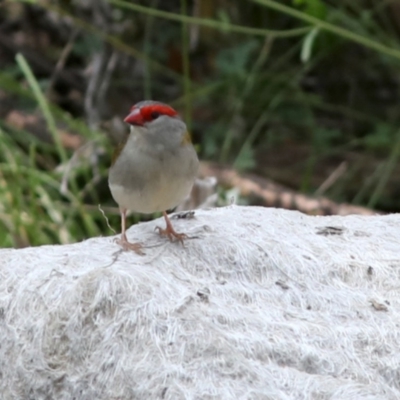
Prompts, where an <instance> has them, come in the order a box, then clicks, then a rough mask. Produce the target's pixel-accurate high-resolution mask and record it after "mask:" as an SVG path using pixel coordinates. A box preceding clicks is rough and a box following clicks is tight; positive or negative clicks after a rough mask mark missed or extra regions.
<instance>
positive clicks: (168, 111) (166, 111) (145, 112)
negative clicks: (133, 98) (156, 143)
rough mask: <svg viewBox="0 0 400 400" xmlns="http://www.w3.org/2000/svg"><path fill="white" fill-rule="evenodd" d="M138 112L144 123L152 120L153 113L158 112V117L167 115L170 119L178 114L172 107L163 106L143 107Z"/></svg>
mask: <svg viewBox="0 0 400 400" xmlns="http://www.w3.org/2000/svg"><path fill="white" fill-rule="evenodd" d="M140 112H141V114H142V117H143V119H144V120H145V121H151V120H152V119H153V118H152V116H151V114H152V113H153V112H158V113H160V115H168V116H170V117H175V115H177V114H178V113H177V112H176V111H175V110H174V109H173V108H172V107H170V106H167V105H163V104H152V105H149V106H143V107H141V108H140Z"/></svg>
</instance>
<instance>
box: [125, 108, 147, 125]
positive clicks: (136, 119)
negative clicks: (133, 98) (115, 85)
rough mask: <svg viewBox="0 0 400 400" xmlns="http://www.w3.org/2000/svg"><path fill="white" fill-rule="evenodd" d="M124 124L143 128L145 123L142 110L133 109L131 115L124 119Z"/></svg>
mask: <svg viewBox="0 0 400 400" xmlns="http://www.w3.org/2000/svg"><path fill="white" fill-rule="evenodd" d="M124 122H126V123H127V124H131V125H138V126H143V125H144V122H145V121H144V119H143V116H142V113H141V112H140V108H132V110H131V112H130V113H129V115H128V116H127V117H126V118H125V119H124Z"/></svg>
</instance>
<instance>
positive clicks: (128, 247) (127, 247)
mask: <svg viewBox="0 0 400 400" xmlns="http://www.w3.org/2000/svg"><path fill="white" fill-rule="evenodd" d="M115 241H116V242H117V243H118V244H119V245H120V246H121V247H122V249H123V250H124V251H134V252H135V253H136V254H139V255H140V256H143V255H144V254H145V253H144V252H143V251H142V249H143V245H142V243H139V242H138V243H131V242H128V240H127V239H126V237H125V238H124V237H122V238H118V239H116V240H115Z"/></svg>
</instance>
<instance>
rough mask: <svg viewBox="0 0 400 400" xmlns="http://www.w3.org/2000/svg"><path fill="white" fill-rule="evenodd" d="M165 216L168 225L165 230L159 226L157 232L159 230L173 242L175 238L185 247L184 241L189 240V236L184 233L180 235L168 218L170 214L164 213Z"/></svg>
mask: <svg viewBox="0 0 400 400" xmlns="http://www.w3.org/2000/svg"><path fill="white" fill-rule="evenodd" d="M163 216H164V219H165V223H166V224H167V226H166V228H165V229H162V228H161V227H159V226H157V227H156V230H158V233H159V234H160V235H166V236H168V239H169V240H170V241H171V242H172V241H173V240H174V238H175V240H177V241H178V242H181V243H182V245H183V240H184V239H187V235H186V234H184V233H178V232H176V231H175V229H174V227H173V226H172V223H171V220H170V219H169V217H168V214H167V213H166V212H165V211H163Z"/></svg>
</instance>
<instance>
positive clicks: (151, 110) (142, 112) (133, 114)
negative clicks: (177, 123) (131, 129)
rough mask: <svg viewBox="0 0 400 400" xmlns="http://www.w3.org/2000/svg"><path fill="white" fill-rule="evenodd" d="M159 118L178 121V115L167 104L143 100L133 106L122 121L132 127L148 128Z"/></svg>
mask: <svg viewBox="0 0 400 400" xmlns="http://www.w3.org/2000/svg"><path fill="white" fill-rule="evenodd" d="M161 117H167V118H173V119H179V116H178V113H177V112H176V111H175V110H174V109H173V108H172V107H170V106H168V105H167V104H164V103H161V102H158V101H152V100H145V101H141V102H139V103H137V104H135V105H134V106H133V107H132V108H131V110H130V113H129V115H128V116H127V117H126V118H125V119H124V121H125V122H126V123H128V124H130V125H133V126H144V127H148V126H149V125H151V124H152V123H153V122H154V121H156V120H158V119H159V118H161Z"/></svg>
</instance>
